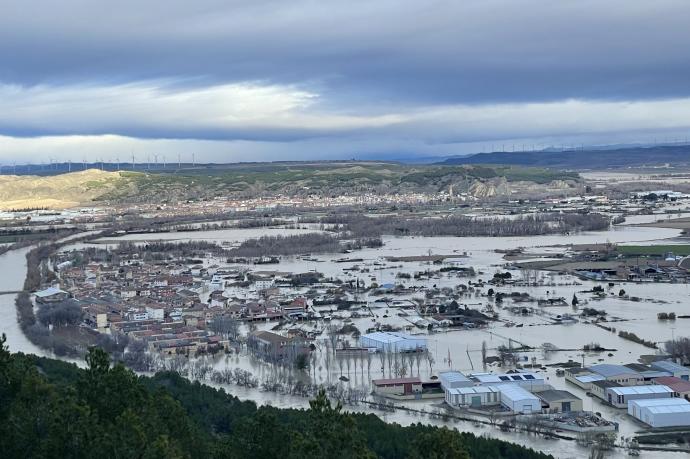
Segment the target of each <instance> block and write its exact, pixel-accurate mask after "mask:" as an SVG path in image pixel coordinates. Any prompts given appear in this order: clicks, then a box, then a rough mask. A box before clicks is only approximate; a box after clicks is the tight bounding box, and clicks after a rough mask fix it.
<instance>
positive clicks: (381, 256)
mask: <svg viewBox="0 0 690 459" xmlns="http://www.w3.org/2000/svg"><path fill="white" fill-rule="evenodd" d="M310 231H311V232H313V231H314V230H313V229H311V230H305V229H300V230H294V229H285V228H280V229H274V228H261V229H247V230H245V229H223V230H218V231H193V232H172V233H157V234H145V235H141V234H133V235H127V236H123V237H120V238H109V239H108V241H107V243H108V244H111V243H117V242H118V241H147V240H169V241H188V240H208V241H216V242H218V243H225V244H226V245H229V244H236V243H238V242H241V241H242V240H246V239H248V238H253V237H258V236H261V235H276V234H282V235H285V234H300V233H305V232H310ZM678 235H679V231H678V230H673V229H657V228H646V227H635V226H621V227H614V228H612V229H611V230H609V231H606V232H595V233H581V234H576V235H572V236H567V237H564V236H538V237H506V238H487V237H467V238H455V237H435V238H428V237H399V238H398V237H386V238H384V246H383V247H381V248H377V249H364V250H361V251H357V252H354V253H352V254H350V255H347V256H348V257H352V258H356V259H357V260H356V261H354V260H353V261H347V262H342V260H339V261H340V262H337V263H336V262H334V260H335V259H341V258H342V257H343V254H330V255H314V256H309V257H308V258H309V260H304V259H302V258H297V257H293V258H284V259H283V260H281V262H280V263H279V264H274V265H268V266H266V267H258V266H256V265H247V266H246V268H248V269H252V270H264V269H265V270H275V271H281V272H307V271H311V270H314V271H318V272H321V273H323V274H324V275H325V276H326V277H333V278H340V279H342V280H344V281H347V280H349V279H353V280H354V279H356V278H361V279H366V280H367V281H368V282H373V281H375V282H377V283H378V284H379V285H384V284H389V283H390V284H393V283H399V284H403V285H405V286H408V287H409V286H417V287H424V288H427V289H428V288H432V287H438V288H442V287H455V286H456V285H458V284H467V282H468V281H473V282H477V281H478V280H479V279H482V280H484V281H488V280H489V279H491V278H492V277H493V275H494V273H496V272H499V271H504V270H505V265H506V262H505V260H504V259H503V258H502V256H503V255H502V254H501V253H497V252H496V249H514V248H518V247H522V248H524V249H525V252H526V253H528V254H529V253H535V254H536V253H545V252H547V251H550V252H553V253H558V252H562V251H564V250H565V247H564V246H563V245H564V244H594V243H605V242H613V243H635V244H645V243H651V242H652V241H658V240H665V239H669V238H675V237H677V236H678ZM97 242H100V243H103V242H105V241H97ZM83 246H84V244H82V243H75V244H73V245H72V246H70V247H68V248H67V249H71V248H79V247H83ZM27 250H28V249H23V250H19V251H12V252H9V253H6V254H4V255H2V256H0V271H2V272H4V273H6V275H5V276H3V278H1V279H0V290H5V291H11V290H17V289H20V288H21V286H22V284H23V281H24V276H25V269H26V268H25V266H26V261H25V254H26V251H27ZM430 254H443V255H455V256H457V257H458V259H459V260H461V261H460V263H461V264H460V266H466V267H473V268H474V270H475V271H476V275H475V276H474V277H471V278H467V277H463V278H459V277H455V276H452V275H450V276H449V275H438V276H436V277H432V278H430V279H414V278H411V279H401V278H399V277H397V276H398V273H407V274H411V275H413V274H414V273H415V272H418V271H425V270H428V269H431V270H434V269H437V268H438V267H434V266H433V265H430V264H429V263H428V262H420V261H413V262H400V261H388V259H387V257H410V256H421V255H430ZM461 257H464V258H461ZM206 263H207V264H208V265H211V264H216V265H220V266H223V265H225V260H219V259H216V260H213V259H210V260H207V261H206ZM233 266H236V265H233ZM22 267H23V268H22ZM512 275H513V276H514V278H515V279H520V277H521V275H522V273H521V272H520V271H519V270H513V271H512ZM533 284H536V285H530V286H516V287H508V286H506V287H498V289H500V290H501V291H503V292H510V291H519V292H527V293H529V294H530V296H532V297H534V298H553V297H563V298H566V299H568V300H569V299H570V298H572V296H573V295H574V294H576V295H577V296H578V298H579V299H580V302H581V303H580V308H582V307H585V306H587V307H594V308H596V309H604V310H606V311H607V313H608V317H609V320H611V319H614V318H618V319H620V321H619V322H615V324H613V325H614V326H615V327H616V328H617V329H618V330H625V331H630V332H634V333H636V334H637V335H638V336H640V337H642V338H645V339H649V340H652V341H655V342H658V343H661V346H663V341H665V340H669V339H671V338H672V337H673V336H674V335H675V336H679V335H680V334H682V333H683V331H684V329H687V325H685V324H684V320H687V319H678V320H676V321H675V322H661V321H659V320H657V313H658V312H675V313H676V314H677V315H690V301H688V298H689V296H690V286H688V285H686V284H649V283H647V284H635V283H618V284H616V285H615V287H614V288H612V289H610V292H609V294H608V295H607V296H606V298H604V299H601V300H596V301H594V300H590V295H588V294H587V293H581V292H583V291H587V290H591V289H592V287H593V286H595V285H598V284H596V283H595V282H591V281H583V280H580V279H577V278H575V277H573V276H570V275H559V274H556V273H546V272H539V273H538V275H537V278H536V280H535V282H533ZM619 289H624V290H625V291H626V292H627V293H628V295H630V296H636V297H639V298H640V299H641V300H640V301H631V300H625V299H622V298H620V297H619V296H618V295H617V293H618V291H619ZM423 295H424V294H423V291H422V293H409V294H406V295H395V296H393V295H383V296H373V295H369V294H362V297H361V298H360V300H361V301H363V302H366V303H367V304H368V308H367V309H363V310H361V311H358V312H360V313H362V315H363V317H350V315H351V312H350V311H337V312H336V311H333V312H332V314H333V316H334V318H333V319H332V321H331V324H332V325H337V326H342V325H343V324H345V323H347V324H351V325H354V326H355V327H357V328H358V329H359V330H360V331H361V332H362V333H364V332H365V331H366V330H367V329H368V328H371V327H373V326H374V325H375V324H377V323H378V324H381V325H391V326H394V327H410V330H411V331H410V332H411V333H413V334H423V335H425V338H426V339H427V340H428V348H429V351H430V354H431V355H432V356H433V360H434V364H433V367H430V366H429V365H428V363H427V362H426V361H424V362H422V363H421V364H420V365H417V367H416V371H417V372H418V373H419V375H420V376H421V377H422V379H425V378H429V377H430V376H431V375H432V374H438V372H439V371H443V370H445V369H449V368H452V369H456V370H461V371H464V372H472V371H482V363H481V361H482V358H481V348H482V343H483V342H486V344H487V347H488V349H489V355H492V354H493V351H495V349H496V348H497V347H498V346H499V345H508V344H509V342H511V343H512V344H513V345H514V346H519V345H520V344H524V345H527V346H530V347H533V348H535V349H537V350H535V351H530V352H525V353H522V354H521V355H520V357H521V360H523V363H527V362H529V361H531V359H532V357H536V360H537V362H538V363H539V364H541V365H548V364H550V363H558V362H566V361H568V360H574V361H577V362H582V361H583V359H584V363H585V365H590V364H594V363H599V362H607V363H631V362H635V361H637V358H638V356H639V355H642V354H653V353H654V352H655V351H654V350H653V349H649V348H646V347H644V346H642V345H639V344H636V343H633V342H630V341H626V340H623V339H622V338H620V337H618V335H617V334H616V333H611V332H609V331H606V330H604V329H602V328H599V327H597V326H595V325H593V324H590V323H585V321H583V320H580V321H579V322H577V323H571V324H555V323H554V320H553V318H554V317H555V316H557V315H561V314H564V313H572V314H576V313H575V312H574V311H573V310H572V309H571V307H570V306H567V307H539V308H537V307H536V304H534V305H533V306H534V307H535V309H538V310H537V312H536V313H535V314H532V315H528V316H522V315H517V314H513V313H511V312H510V311H509V308H510V307H511V306H513V304H512V303H511V301H510V300H506V301H505V302H504V304H503V305H502V306H499V305H495V307H494V310H495V311H497V312H498V314H499V320H498V321H496V322H492V323H491V325H490V326H489V327H487V328H484V329H467V330H456V329H454V330H452V331H447V330H444V329H442V328H440V329H437V330H438V331H434V332H428V331H427V330H426V329H419V328H416V327H413V326H412V320H413V319H414V318H415V317H414V314H415V313H414V311H407V312H406V314H410V315H407V316H406V317H405V316H400V315H399V312H401V311H400V310H399V309H397V308H394V307H392V306H391V304H392V303H391V301H392V300H403V299H412V298H415V297H420V298H423ZM382 298H388V299H389V300H390V301H389V303H386V302H383V301H377V300H381V299H382ZM460 301H461V302H462V303H464V304H467V305H468V306H469V307H471V308H474V309H479V310H482V309H484V308H485V307H486V306H487V305H488V304H489V302H490V300H489V299H487V298H486V297H485V296H479V295H474V294H472V293H470V294H468V295H466V296H465V297H463V298H462V299H461V300H460ZM320 310H321V311H322V312H323V313H324V314H327V313H331V311H330V310H329V308H328V307H325V308H320ZM0 323H1V324H2V326H1V328H2V330H1V331H2V332H4V333H6V334H7V335H8V344H9V345H10V347H11V349H12V350H13V351H22V352H30V353H37V354H41V353H42V351H41V350H39V349H37V348H36V347H35V346H33V345H32V344H31V343H29V342H28V340H26V338H25V337H24V336H23V334H22V333H21V330H20V329H19V327H18V325H17V319H16V313H15V307H14V295H0ZM511 324H512V326H506V325H511ZM275 325H276V323H275V322H270V323H263V324H260V325H259V327H260V328H261V329H267V330H268V329H272V328H273V327H274V326H275ZM303 326H304V327H317V328H319V327H323V324H318V323H317V324H316V325H314V324H313V323H311V324H304V325H303ZM243 331H244V332H246V331H247V328H246V327H244V330H243ZM321 339H322V340H323V339H325V336H322V337H321ZM591 342H595V343H598V344H600V345H601V346H603V347H604V348H607V349H615V351H611V352H610V355H609V352H601V353H594V352H590V353H587V352H585V353H584V355H583V352H581V351H568V350H566V351H556V352H550V353H548V354H547V355H545V354H544V353H543V352H542V350H540V347H541V346H542V345H543V344H544V343H551V344H553V345H554V346H555V347H556V348H560V349H579V348H581V347H582V346H583V345H585V344H588V343H591ZM352 344H356V343H355V342H353V343H352ZM322 354H323V353H322V346H321V345H320V344H319V341H318V340H317V351H316V355H317V356H318V357H317V359H318V360H317V363H316V365H315V370H314V371H312V373H311V376H312V377H313V379H314V381H315V382H316V383H327V382H336V381H337V380H338V378H339V377H340V376H341V375H346V376H347V377H348V379H349V381H348V382H345V383H343V384H345V385H349V386H350V387H357V388H362V390H366V391H369V390H370V381H371V379H375V378H381V377H384V372H382V370H381V362H380V361H379V359H378V357H374V358H373V363H372V364H371V365H370V366H369V367H367V366H366V365H364V363H363V362H359V363H356V362H355V363H354V367H353V368H350V369H348V368H347V367H344V366H343V367H338V365H336V364H334V363H331V365H330V369H329V370H327V369H326V364H325V362H324V361H323V357H322ZM358 365H359V366H358ZM213 366H214V368H216V369H222V368H231V369H234V368H238V367H239V368H242V369H246V370H249V371H251V372H252V373H253V374H254V375H255V376H256V377H258V378H260V379H261V378H262V377H263V376H264V375H265V374H267V373H269V372H271V371H272V369H271V368H270V367H269V366H268V365H267V364H265V363H263V362H259V361H257V360H256V359H254V358H252V357H250V356H248V355H246V354H244V353H243V354H241V355H232V356H229V357H220V358H217V359H214V361H213ZM348 366H349V365H348ZM543 368H546V369H541V370H537V371H538V372H541V373H543V374H545V376H546V378H547V379H548V383H550V384H552V385H553V386H555V387H556V388H558V389H566V390H569V391H571V392H573V393H574V394H575V395H577V396H579V397H580V398H582V399H583V401H584V409H585V410H590V411H598V412H601V413H602V415H603V416H604V417H605V418H606V419H608V420H611V421H615V422H618V423H620V429H619V433H620V435H623V436H630V435H631V434H633V433H634V432H636V431H638V430H640V429H641V428H642V426H641V425H638V424H635V423H634V422H633V421H632V420H631V419H630V418H629V417H628V416H625V415H624V412H623V411H621V410H616V409H613V408H608V407H605V406H603V405H601V404H600V403H598V402H597V401H595V400H593V399H592V398H590V397H588V396H586V395H585V393H584V391H582V390H580V389H579V388H577V387H575V386H573V385H571V384H566V382H565V381H564V379H563V378H562V377H559V376H557V375H556V371H555V368H553V367H543ZM492 370H493V371H499V369H498V368H497V367H492V366H489V367H488V368H487V371H492ZM387 373H388V372H386V373H385V376H386V377H388V376H389V375H388V374H387ZM225 389H226V390H227V391H229V392H231V393H233V394H235V395H237V396H238V397H240V398H242V399H249V400H254V401H256V402H257V403H260V404H271V405H274V406H278V407H305V406H306V405H307V399H305V398H300V397H295V396H286V395H282V394H276V393H271V392H265V391H261V390H260V389H245V388H239V387H237V386H225ZM433 403H438V402H406V403H401V404H403V405H406V406H409V407H411V408H415V409H426V410H430V411H431V410H433V409H434V406H433ZM351 409H357V410H363V411H370V410H369V409H368V408H362V407H361V406H358V407H354V408H351ZM376 413H377V414H378V415H379V416H380V417H382V418H383V419H385V420H387V421H390V422H398V423H400V424H409V423H413V422H427V423H442V422H443V421H441V420H440V419H438V418H434V419H432V418H430V417H429V416H422V415H419V414H413V413H409V412H405V411H402V410H397V411H396V412H394V413H384V412H376ZM449 422H450V424H451V425H453V426H455V427H457V428H458V429H460V430H465V431H472V432H475V433H478V434H486V435H490V436H492V437H496V438H501V439H505V440H509V441H512V442H516V443H520V444H524V445H528V446H531V447H534V448H537V449H540V450H543V451H545V452H548V453H551V454H554V455H555V456H557V457H566V458H567V457H586V456H587V454H588V451H587V449H586V448H581V447H578V446H576V444H575V442H573V441H564V440H547V439H544V438H541V437H534V436H528V435H524V434H517V433H504V432H501V431H500V430H498V429H496V428H492V427H490V426H483V425H482V426H480V427H477V425H475V424H474V423H472V422H467V421H465V422H456V421H449ZM612 454H613V455H614V456H613V457H616V456H619V457H622V456H623V455H625V454H624V451H623V450H616V451H614V452H613V453H612ZM643 457H644V453H643ZM646 457H668V458H671V457H681V455H680V454H675V453H654V454H653V455H649V456H646ZM683 457H685V456H683Z"/></svg>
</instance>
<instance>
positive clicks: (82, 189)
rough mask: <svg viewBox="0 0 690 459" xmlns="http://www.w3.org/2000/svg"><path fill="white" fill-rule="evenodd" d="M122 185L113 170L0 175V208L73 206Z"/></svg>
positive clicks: (60, 207) (120, 179)
mask: <svg viewBox="0 0 690 459" xmlns="http://www.w3.org/2000/svg"><path fill="white" fill-rule="evenodd" d="M122 185H123V182H122V178H121V177H120V174H118V173H117V172H103V171H99V170H96V169H89V170H86V171H81V172H73V173H69V174H60V175H53V176H47V177H38V176H31V175H21V176H16V175H0V210H12V209H27V208H47V209H63V208H68V207H75V206H78V205H83V204H86V203H90V202H91V201H92V200H94V199H97V198H98V197H100V196H102V195H103V194H104V193H107V192H110V191H112V190H115V189H121V187H122Z"/></svg>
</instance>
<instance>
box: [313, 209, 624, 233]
mask: <svg viewBox="0 0 690 459" xmlns="http://www.w3.org/2000/svg"><path fill="white" fill-rule="evenodd" d="M321 222H322V223H326V224H335V225H337V226H336V228H337V229H338V230H340V231H344V232H347V233H349V234H351V235H352V236H353V237H380V236H382V235H394V236H538V235H547V234H565V233H570V232H577V231H599V230H605V229H607V228H608V227H609V225H610V220H609V217H607V216H605V215H601V214H597V213H588V214H579V213H565V214H559V213H545V214H536V215H527V216H519V217H516V218H506V217H495V218H475V217H467V216H464V215H450V216H445V217H418V216H415V217H407V216H401V215H387V216H384V217H368V216H366V215H362V214H355V213H351V214H331V215H329V216H326V217H323V218H322V219H321Z"/></svg>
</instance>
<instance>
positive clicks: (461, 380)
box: [438, 371, 474, 390]
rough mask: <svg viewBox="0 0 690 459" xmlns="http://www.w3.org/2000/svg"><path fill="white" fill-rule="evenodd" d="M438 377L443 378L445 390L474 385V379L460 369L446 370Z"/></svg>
mask: <svg viewBox="0 0 690 459" xmlns="http://www.w3.org/2000/svg"><path fill="white" fill-rule="evenodd" d="M438 378H439V379H440V380H441V387H443V390H447V389H457V388H459V387H471V386H474V381H472V380H471V379H470V378H468V377H467V376H465V375H464V374H462V373H460V372H459V371H444V372H442V373H441V374H440V375H439V376H438Z"/></svg>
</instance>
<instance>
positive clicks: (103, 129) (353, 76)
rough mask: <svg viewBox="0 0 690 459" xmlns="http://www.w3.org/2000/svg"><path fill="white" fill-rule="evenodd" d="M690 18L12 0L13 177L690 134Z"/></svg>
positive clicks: (352, 0) (641, 13)
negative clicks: (128, 164)
mask: <svg viewBox="0 0 690 459" xmlns="http://www.w3.org/2000/svg"><path fill="white" fill-rule="evenodd" d="M688 17H690V2H687V1H684V0H660V1H656V2H648V1H641V0H609V1H601V0H599V1H593V0H584V1H578V2H570V1H560V2H553V1H547V0H525V1H522V2H515V1H507V0H484V1H478V0H477V1H475V0H466V1H462V2H458V1H431V2H417V1H410V2H393V1H388V0H382V1H379V2H365V1H358V0H349V1H340V0H336V1H330V2H315V1H305V0H296V1H293V2H279V1H267V0H255V1H230V2H228V1H216V0H207V1H200V2H188V1H176V0H174V1H169V0H168V1H165V2H163V1H151V2H146V3H141V2H134V1H131V0H124V1H121V2H110V3H105V2H91V1H84V0H80V1H77V0H65V1H62V2H49V1H35V0H27V1H23V2H12V1H9V0H0V59H1V60H0V62H2V65H0V163H8V162H11V161H29V162H36V163H38V162H46V161H49V160H58V161H60V160H72V161H82V160H88V161H97V160H101V159H104V160H106V161H109V160H110V161H114V160H115V159H116V158H118V157H119V158H120V159H121V160H123V161H124V160H129V159H130V158H131V154H132V153H134V154H135V156H136V158H137V160H138V161H146V157H147V155H150V156H152V155H154V154H157V155H161V157H162V156H163V155H165V156H166V157H167V159H168V161H175V160H176V159H177V155H178V154H181V155H182V158H183V161H185V160H187V161H189V160H190V159H191V153H192V152H194V153H195V155H196V159H197V160H198V161H208V162H234V161H260V160H302V159H304V160H307V159H340V158H352V157H355V158H358V159H371V158H382V159H385V158H400V157H405V156H411V155H414V156H444V155H453V154H463V153H474V152H480V151H489V150H501V149H506V150H510V149H512V148H515V149H516V150H519V149H523V148H528V149H531V148H544V147H546V146H549V145H563V144H565V145H583V144H584V145H601V144H616V143H651V142H653V141H655V140H657V141H659V142H673V141H685V140H686V139H687V138H688V137H690V49H689V48H688V46H687V44H688V43H690V28H688V27H687V18H688Z"/></svg>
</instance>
